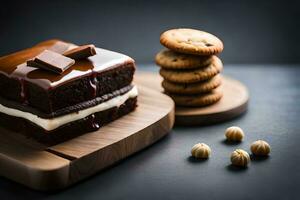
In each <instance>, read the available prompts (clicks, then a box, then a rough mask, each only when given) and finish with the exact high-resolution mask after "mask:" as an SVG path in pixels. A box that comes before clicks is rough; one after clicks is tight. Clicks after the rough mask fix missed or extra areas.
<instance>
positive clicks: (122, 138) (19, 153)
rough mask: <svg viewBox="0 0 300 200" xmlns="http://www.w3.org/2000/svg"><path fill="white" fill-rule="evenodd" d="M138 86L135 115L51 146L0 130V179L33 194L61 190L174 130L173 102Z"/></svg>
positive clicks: (132, 114)
mask: <svg viewBox="0 0 300 200" xmlns="http://www.w3.org/2000/svg"><path fill="white" fill-rule="evenodd" d="M138 88H139V96H138V107H137V109H136V110H135V111H134V112H132V113H130V114H128V115H126V116H124V117H122V118H120V119H118V120H116V121H114V122H112V123H110V124H108V125H106V126H104V127H102V128H100V129H99V130H98V131H95V132H91V133H87V134H84V135H82V136H79V137H77V138H74V139H72V140H69V141H67V142H64V143H61V144H58V145H55V146H51V147H46V146H43V145H41V144H38V143H35V142H34V141H32V140H29V139H26V138H24V137H23V136H21V135H19V134H16V133H12V132H10V131H7V130H4V129H3V128H1V127H0V138H1V139H0V175H1V176H4V177H7V178H9V179H12V180H14V181H17V182H19V183H21V184H24V185H26V186H28V187H30V188H33V189H36V190H44V191H48V190H56V189H62V188H64V187H67V186H69V185H71V184H73V183H76V182H78V181H80V180H82V179H84V178H86V177H89V176H91V175H92V174H94V173H96V172H98V171H100V170H102V169H104V168H106V167H108V166H110V165H112V164H114V163H116V162H117V161H120V160H122V159H124V158H126V157H128V156H129V155H131V154H133V153H135V152H137V151H139V150H141V149H143V148H145V147H146V146H149V145H151V144H152V143H154V142H155V141H157V140H159V139H161V138H162V137H163V136H165V135H166V134H167V133H168V132H170V130H171V129H172V127H173V124H174V103H173V101H172V100H171V99H170V98H169V97H168V96H166V95H163V94H161V93H160V92H157V91H155V90H151V89H148V88H145V87H142V86H141V87H138Z"/></svg>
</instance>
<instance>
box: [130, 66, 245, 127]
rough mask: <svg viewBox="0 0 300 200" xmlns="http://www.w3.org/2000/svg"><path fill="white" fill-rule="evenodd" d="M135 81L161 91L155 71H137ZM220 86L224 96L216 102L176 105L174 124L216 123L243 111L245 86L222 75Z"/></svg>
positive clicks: (159, 77)
mask: <svg viewBox="0 0 300 200" xmlns="http://www.w3.org/2000/svg"><path fill="white" fill-rule="evenodd" d="M135 82H136V83H137V84H139V85H143V86H146V87H150V88H152V89H155V90H158V91H160V92H163V88H162V87H161V82H162V77H161V76H159V74H157V73H153V72H139V73H137V75H136V77H135ZM222 87H223V92H224V96H223V98H222V99H221V100H220V101H219V102H218V103H216V104H213V105H210V106H206V107H201V108H188V107H176V109H175V117H176V118H175V124H176V125H183V126H191V125H209V124H216V123H219V122H223V121H226V120H229V119H232V118H234V117H237V116H239V115H241V114H242V113H244V112H245V111H246V110H247V107H248V101H249V93H248V90H247V88H246V86H244V85H243V84H242V83H241V82H239V81H237V80H234V79H232V78H229V77H226V76H223V82H222Z"/></svg>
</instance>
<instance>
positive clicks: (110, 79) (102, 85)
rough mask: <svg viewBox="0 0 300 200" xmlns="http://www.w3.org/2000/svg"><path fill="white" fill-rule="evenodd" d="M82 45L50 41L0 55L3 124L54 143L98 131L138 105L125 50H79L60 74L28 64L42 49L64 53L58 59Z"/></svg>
mask: <svg viewBox="0 0 300 200" xmlns="http://www.w3.org/2000/svg"><path fill="white" fill-rule="evenodd" d="M83 47H84V48H80V47H78V46H77V45H75V44H71V43H66V42H63V41H59V40H49V41H45V42H42V43H39V44H37V45H36V46H33V47H31V48H29V49H25V50H22V51H19V52H16V53H13V54H10V55H7V56H3V57H0V126H3V127H6V128H9V129H12V130H14V131H15V132H20V133H22V134H25V135H27V136H29V137H33V138H35V139H37V140H38V141H40V142H43V143H47V144H56V143H58V142H62V141H64V140H67V139H70V138H72V137H75V136H77V135H80V134H83V133H85V132H89V131H94V130H97V129H99V128H100V127H101V126H102V125H104V124H106V123H108V122H111V121H113V120H115V119H117V118H118V117H121V116H122V115H125V114H127V113H129V112H130V111H132V110H134V108H135V107H136V104H137V88H136V86H134V85H132V80H133V75H134V72H135V64H134V60H133V59H132V58H130V57H128V56H126V55H123V54H120V53H116V52H112V51H109V50H105V49H101V48H95V49H94V50H93V51H92V54H91V56H90V57H88V58H82V55H85V54H86V52H85V54H81V55H80V56H79V57H80V59H77V60H76V61H75V64H73V63H74V62H73V63H71V64H73V65H72V66H70V67H69V66H68V67H69V68H68V69H66V70H65V71H60V74H58V73H54V72H53V69H52V71H48V70H46V68H44V69H43V68H37V67H32V65H30V66H29V65H28V63H30V62H28V61H32V60H34V58H36V57H38V56H39V55H41V54H42V53H43V52H47V54H49V55H51V52H54V53H53V54H55V55H57V53H58V54H61V55H62V56H55V57H57V58H60V57H63V56H64V53H66V54H65V56H67V55H68V54H69V53H68V52H71V53H70V55H72V58H77V57H78V56H77V57H76V55H75V54H76V51H77V49H79V50H80V49H85V50H86V47H85V46H83ZM92 47H93V46H92ZM89 48H90V46H89ZM74 52H75V54H74ZM94 54H95V55H94ZM79 57H78V58H79ZM65 60H66V59H65ZM69 60H70V59H69ZM51 62H52V63H57V62H56V60H54V61H53V60H52V61H51ZM33 66H34V65H33ZM51 67H52V68H53V67H55V66H52V65H51Z"/></svg>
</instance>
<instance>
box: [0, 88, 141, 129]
mask: <svg viewBox="0 0 300 200" xmlns="http://www.w3.org/2000/svg"><path fill="white" fill-rule="evenodd" d="M137 95H138V90H137V87H136V86H134V87H133V88H132V89H131V90H130V91H128V92H127V93H125V94H123V95H120V96H117V97H114V98H112V99H110V100H108V101H106V102H103V103H101V104H98V105H96V106H93V107H90V108H86V109H84V110H80V111H78V112H74V113H70V114H67V115H63V116H59V117H55V118H51V119H44V118H40V117H39V116H37V115H34V114H32V113H29V112H23V111H20V110H17V109H13V108H9V107H6V106H3V105H2V104H0V112H2V113H4V114H7V115H11V116H14V117H21V118H24V119H27V120H29V121H31V122H33V123H34V124H36V125H38V126H40V127H42V128H43V129H45V130H47V131H51V130H54V129H56V128H58V127H60V126H62V125H64V124H67V123H70V122H73V121H76V120H79V119H83V118H85V117H87V116H89V115H91V114H93V113H97V112H101V111H104V110H108V109H110V108H113V107H119V106H120V105H122V104H123V103H124V102H125V101H126V100H127V99H130V98H134V97H136V96H137Z"/></svg>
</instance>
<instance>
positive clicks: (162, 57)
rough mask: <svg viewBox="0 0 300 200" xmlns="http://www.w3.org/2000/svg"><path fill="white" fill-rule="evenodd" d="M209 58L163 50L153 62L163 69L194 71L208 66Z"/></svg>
mask: <svg viewBox="0 0 300 200" xmlns="http://www.w3.org/2000/svg"><path fill="white" fill-rule="evenodd" d="M211 58H212V57H211V56H196V55H190V54H183V53H177V52H175V51H171V50H167V49H165V50H162V51H160V52H159V53H158V54H157V55H156V57H155V62H156V64H157V65H159V66H161V67H162V68H165V69H195V68H199V67H204V66H207V65H209V64H210V63H211V60H212V59H211Z"/></svg>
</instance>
